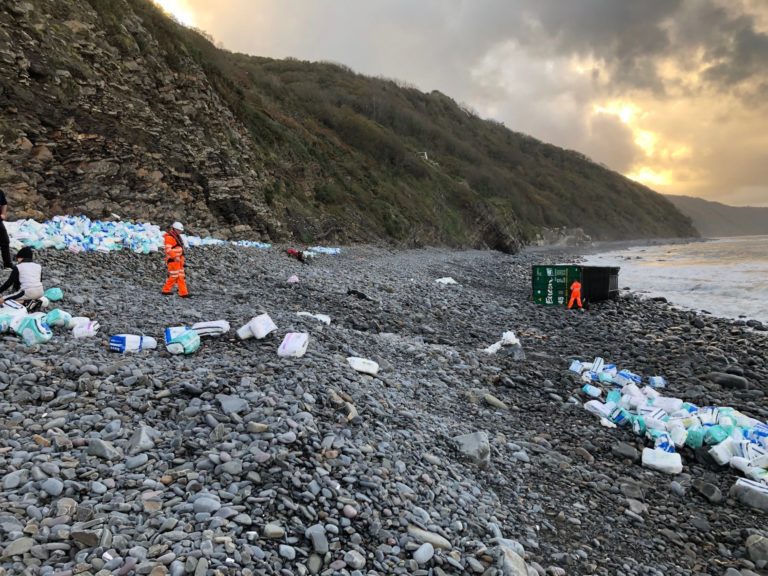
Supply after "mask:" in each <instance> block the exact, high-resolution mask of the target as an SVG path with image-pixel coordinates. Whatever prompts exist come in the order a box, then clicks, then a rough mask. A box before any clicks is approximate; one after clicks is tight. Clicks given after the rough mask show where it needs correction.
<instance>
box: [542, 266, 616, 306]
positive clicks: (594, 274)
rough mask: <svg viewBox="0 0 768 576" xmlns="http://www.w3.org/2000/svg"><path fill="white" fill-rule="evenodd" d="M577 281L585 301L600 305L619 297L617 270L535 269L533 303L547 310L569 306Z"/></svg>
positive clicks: (553, 267)
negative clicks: (579, 283)
mask: <svg viewBox="0 0 768 576" xmlns="http://www.w3.org/2000/svg"><path fill="white" fill-rule="evenodd" d="M574 280H578V281H579V282H581V298H582V301H588V302H600V301H601V300H607V299H609V298H615V297H617V296H618V295H619V268H618V267H609V266H576V265H573V264H555V265H550V266H545V265H536V266H533V268H532V271H531V287H532V290H533V301H534V302H535V303H536V304H542V305H544V306H567V305H568V299H569V298H570V295H571V294H570V292H571V290H570V288H571V284H572V283H573V281H574Z"/></svg>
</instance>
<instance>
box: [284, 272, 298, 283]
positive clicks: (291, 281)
mask: <svg viewBox="0 0 768 576" xmlns="http://www.w3.org/2000/svg"><path fill="white" fill-rule="evenodd" d="M286 282H288V284H297V283H298V282H299V277H298V276H296V274H293V275H292V276H290V277H289V278H288V280H286Z"/></svg>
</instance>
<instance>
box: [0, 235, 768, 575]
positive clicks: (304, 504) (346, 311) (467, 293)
mask: <svg viewBox="0 0 768 576" xmlns="http://www.w3.org/2000/svg"><path fill="white" fill-rule="evenodd" d="M574 250H575V249H574ZM577 258H578V254H577V253H575V252H573V251H570V252H569V251H549V252H544V251H539V252H536V253H526V252H523V253H521V254H518V255H505V254H501V253H498V252H490V251H453V250H447V249H422V250H409V251H399V250H397V251H396V250H389V249H385V248H380V247H371V246H358V247H350V248H345V249H344V250H343V251H342V253H341V254H340V255H338V256H328V255H323V256H320V257H318V258H316V259H315V260H314V261H313V262H312V263H311V264H309V265H305V264H301V263H299V262H297V261H295V260H292V259H290V258H288V257H287V256H285V254H284V252H283V251H281V250H279V249H272V250H257V249H250V248H239V247H235V246H228V245H227V246H225V245H222V246H207V247H198V248H194V249H193V250H191V251H190V252H189V256H188V259H187V279H188V284H189V288H190V291H191V292H192V294H193V297H192V298H190V299H181V298H178V297H176V296H172V297H165V296H162V295H161V294H160V288H161V286H162V284H163V281H164V279H165V266H164V263H163V259H162V256H161V255H159V254H150V255H139V254H133V253H130V252H115V253H110V254H101V253H89V254H72V253H68V252H66V251H53V250H45V251H42V252H39V253H38V258H37V259H38V260H39V261H40V262H41V263H42V264H43V268H44V283H45V286H46V288H48V287H53V286H58V287H60V288H61V289H62V290H63V291H64V300H63V301H61V302H59V303H58V305H59V307H60V308H62V309H63V310H66V311H68V312H70V313H72V314H73V315H77V316H88V317H90V318H92V319H95V320H98V321H99V323H100V325H101V330H100V333H99V334H98V335H97V336H96V337H95V338H90V339H75V338H73V336H72V334H71V333H70V332H69V331H66V330H63V329H57V328H54V332H55V334H54V337H53V339H52V340H51V341H50V342H48V343H46V344H43V345H39V346H33V347H27V346H25V345H24V344H23V343H22V342H21V340H20V339H19V338H17V337H16V336H14V335H13V334H4V335H0V392H1V395H0V423H1V424H2V425H1V426H0V542H2V543H3V544H2V551H0V554H1V555H2V558H0V574H7V575H16V574H25V575H26V574H30V575H46V576H54V575H55V576H68V575H72V574H85V575H96V576H107V575H111V574H122V575H130V574H150V575H152V576H161V575H164V574H171V575H174V576H181V575H184V574H194V575H195V576H205V575H209V574H211V575H249V574H264V575H284V576H290V575H301V576H303V575H307V574H324V575H336V574H339V575H355V576H357V575H366V574H368V575H374V574H378V575H390V574H412V575H418V576H430V575H435V576H440V575H448V574H457V575H463V574H467V575H468V574H484V575H488V576H492V575H502V574H511V575H525V576H527V575H529V574H530V575H533V574H540V575H544V574H550V575H555V576H557V575H562V574H599V575H605V576H608V575H619V576H622V575H623V576H630V575H658V576H661V575H666V576H670V575H686V576H687V575H690V576H693V575H699V574H713V575H723V574H726V575H728V576H739V575H740V576H750V575H752V574H768V571H767V570H768V513H766V512H765V511H763V510H760V509H757V508H754V507H750V506H749V505H747V504H745V503H744V502H741V501H738V500H736V499H734V498H733V497H732V496H731V494H730V489H731V486H732V485H733V484H734V482H735V481H736V479H737V478H739V477H740V476H739V475H738V473H736V472H734V471H733V470H731V469H730V468H723V467H720V466H718V465H717V464H716V463H715V462H713V461H712V459H711V458H708V456H707V453H706V451H701V450H699V451H692V450H689V449H686V450H685V451H684V452H683V465H684V468H683V472H682V473H681V474H677V475H667V474H663V473H660V472H657V471H653V470H649V469H647V468H644V467H642V466H641V464H640V452H641V451H642V448H643V447H644V446H646V445H647V443H646V442H645V441H644V440H643V439H642V438H640V437H637V436H635V435H634V434H632V432H631V430H625V429H608V428H606V427H604V426H602V425H601V424H600V422H599V420H598V419H597V418H596V417H595V416H594V415H593V414H590V413H588V412H587V411H586V410H584V408H583V403H584V402H585V401H586V400H587V398H585V397H584V395H583V394H581V393H580V387H581V383H580V382H579V381H578V377H577V376H575V375H574V374H572V373H569V372H568V367H569V364H570V362H571V360H573V359H583V360H591V359H592V358H594V357H595V356H600V357H603V358H605V359H606V361H610V362H613V363H615V364H617V365H620V366H621V367H622V368H626V369H629V370H632V371H633V372H635V373H637V374H642V375H645V376H650V375H662V376H664V378H665V379H666V380H667V382H668V387H667V389H666V390H665V394H668V395H671V396H677V397H679V398H682V399H684V400H686V401H690V402H695V403H697V404H700V405H716V406H730V407H733V408H736V409H738V410H740V411H742V412H743V413H745V414H749V415H750V416H752V417H754V418H758V419H760V420H762V421H766V420H768V401H767V400H766V392H767V391H768V360H767V358H768V333H767V332H763V331H761V330H759V329H755V328H761V326H759V325H756V324H755V323H751V325H747V323H746V322H745V321H738V320H737V321H734V320H726V319H719V318H715V317H712V316H709V315H702V314H697V313H695V312H691V311H686V310H679V309H676V308H674V307H672V306H671V305H669V304H668V303H666V302H664V301H662V300H650V299H640V298H638V297H637V296H635V295H633V294H632V293H629V292H627V291H624V292H622V294H621V296H620V297H619V298H618V299H616V300H611V301H607V302H601V303H596V304H593V305H592V306H591V309H590V310H588V311H576V310H570V311H569V310H566V309H562V308H547V307H541V306H537V305H535V304H534V303H533V302H532V300H531V288H530V282H531V279H530V273H531V265H533V264H546V263H555V262H563V261H569V260H570V261H573V260H576V259H577ZM291 275H296V276H298V278H299V282H298V283H295V284H289V283H287V282H286V280H287V279H288V278H289V277H290V276H291ZM442 277H452V278H453V279H455V280H456V282H457V283H458V284H456V285H442V284H439V283H437V282H435V280H436V279H438V278H442ZM620 285H621V284H620ZM263 312H266V313H268V314H269V315H270V316H271V318H272V319H273V320H274V322H275V324H276V325H277V326H278V330H277V331H276V332H275V333H273V334H271V335H270V336H268V337H267V338H265V339H263V340H253V339H252V340H245V341H240V340H238V339H237V338H236V336H235V330H236V329H237V328H238V327H240V326H242V325H243V324H245V323H246V322H247V321H248V320H249V319H250V318H252V317H253V316H256V315H257V314H260V313H263ZM298 312H309V313H312V314H315V313H319V314H327V315H328V316H330V317H331V324H330V325H325V324H323V323H321V322H318V321H317V320H316V319H314V318H311V317H307V316H298V315H297V313H298ZM218 319H224V320H227V321H229V322H230V323H231V325H232V330H231V331H230V332H229V333H227V334H226V335H224V336H222V337H220V338H217V339H209V340H205V341H204V343H203V345H202V346H201V348H200V350H199V351H198V352H196V353H195V354H193V355H190V356H183V357H181V356H173V355H171V354H169V353H168V352H167V351H166V350H165V348H164V347H163V346H162V344H161V345H160V346H159V347H158V349H157V350H153V351H144V352H140V353H136V354H125V355H121V354H115V353H112V352H109V350H108V346H107V341H108V339H109V336H110V335H111V334H117V333H130V334H145V335H149V336H154V337H155V338H157V339H158V341H161V340H162V334H163V330H164V329H165V328H166V327H168V326H176V325H182V324H186V325H191V324H194V323H195V322H200V321H208V320H218ZM510 330H511V331H514V332H515V334H516V336H517V337H518V338H519V340H520V342H521V345H522V348H523V351H524V352H525V358H524V359H520V358H519V356H518V355H515V354H511V353H508V352H507V351H505V349H504V348H502V349H501V350H500V351H499V352H498V353H496V354H493V355H490V354H486V353H485V352H483V349H484V348H486V347H488V346H489V345H491V344H493V343H494V342H496V341H498V340H499V339H500V338H501V335H502V333H504V332H506V331H510ZM287 332H308V333H309V334H310V338H309V347H308V351H307V353H306V355H304V356H303V357H301V358H281V357H278V356H277V353H276V351H277V347H278V345H279V343H280V341H281V339H282V337H283V335H284V334H285V333H287ZM350 356H358V357H363V358H367V359H371V360H374V361H375V362H377V363H378V364H379V366H380V370H379V372H378V374H377V375H376V376H369V375H364V374H360V373H357V372H355V371H354V370H352V369H351V368H350V366H349V364H348V363H347V361H346V358H347V357H350ZM724 374H727V375H729V377H724V376H722V375H724Z"/></svg>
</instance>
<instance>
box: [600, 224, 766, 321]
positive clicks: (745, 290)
mask: <svg viewBox="0 0 768 576" xmlns="http://www.w3.org/2000/svg"><path fill="white" fill-rule="evenodd" d="M586 264H588V265H591V266H620V267H621V270H620V272H619V288H624V287H628V288H630V289H631V290H632V291H633V292H635V293H636V294H639V295H641V296H647V297H654V296H663V297H665V298H666V299H667V301H669V303H670V304H673V305H675V306H679V307H681V308H686V309H689V310H696V311H699V312H701V311H706V312H709V313H711V314H713V315H715V316H720V317H722V318H734V319H744V320H749V319H754V320H759V321H760V322H763V323H765V324H768V236H739V237H732V238H715V239H710V240H705V241H702V242H691V243H687V244H668V245H659V246H645V247H636V248H629V249H626V250H619V251H615V252H603V253H598V254H593V255H590V256H588V257H587V258H586Z"/></svg>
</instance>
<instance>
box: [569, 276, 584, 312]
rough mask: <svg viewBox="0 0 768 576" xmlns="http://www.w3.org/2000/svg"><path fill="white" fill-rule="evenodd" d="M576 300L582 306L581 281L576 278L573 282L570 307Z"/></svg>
mask: <svg viewBox="0 0 768 576" xmlns="http://www.w3.org/2000/svg"><path fill="white" fill-rule="evenodd" d="M574 302H576V303H577V304H578V305H579V308H581V307H582V306H581V282H579V281H578V280H574V281H573V284H571V299H570V300H568V308H569V309H570V308H573V303H574Z"/></svg>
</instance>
